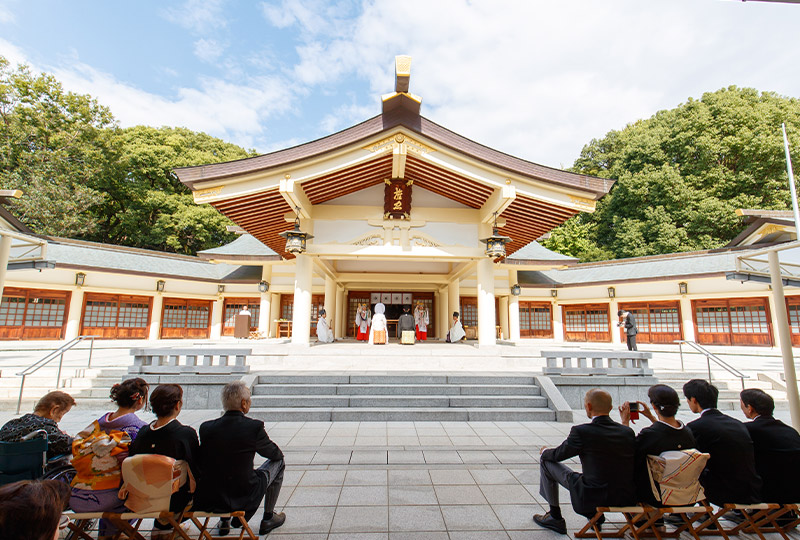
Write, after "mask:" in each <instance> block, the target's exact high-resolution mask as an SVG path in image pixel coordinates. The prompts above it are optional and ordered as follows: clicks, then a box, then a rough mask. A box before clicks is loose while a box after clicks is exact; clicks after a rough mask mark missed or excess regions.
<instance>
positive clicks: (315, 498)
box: [286, 486, 342, 506]
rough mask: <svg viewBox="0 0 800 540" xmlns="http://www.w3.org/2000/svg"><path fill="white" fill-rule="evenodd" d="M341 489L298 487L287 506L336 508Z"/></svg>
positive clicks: (331, 487) (334, 487) (336, 487)
mask: <svg viewBox="0 0 800 540" xmlns="http://www.w3.org/2000/svg"><path fill="white" fill-rule="evenodd" d="M341 489H342V488H341V487H339V486H324V487H318V486H298V487H296V488H295V489H294V492H293V493H292V496H291V497H290V498H289V502H287V503H286V506H336V504H337V503H338V502H339V492H340V491H341Z"/></svg>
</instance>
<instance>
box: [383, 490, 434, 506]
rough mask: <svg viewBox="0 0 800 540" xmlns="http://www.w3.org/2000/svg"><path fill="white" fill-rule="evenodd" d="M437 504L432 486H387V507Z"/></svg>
mask: <svg viewBox="0 0 800 540" xmlns="http://www.w3.org/2000/svg"><path fill="white" fill-rule="evenodd" d="M429 504H435V505H438V504H439V500H438V499H437V498H436V492H435V491H434V489H433V486H389V505H390V506H408V505H429Z"/></svg>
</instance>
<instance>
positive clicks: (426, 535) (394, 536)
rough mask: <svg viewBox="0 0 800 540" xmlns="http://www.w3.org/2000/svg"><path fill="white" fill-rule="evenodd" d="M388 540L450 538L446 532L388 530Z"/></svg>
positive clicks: (438, 539)
mask: <svg viewBox="0 0 800 540" xmlns="http://www.w3.org/2000/svg"><path fill="white" fill-rule="evenodd" d="M389 540H450V537H449V536H448V535H447V533H446V532H431V531H427V532H394V531H390V532H389Z"/></svg>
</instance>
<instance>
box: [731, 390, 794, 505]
mask: <svg viewBox="0 0 800 540" xmlns="http://www.w3.org/2000/svg"><path fill="white" fill-rule="evenodd" d="M739 398H740V400H741V401H740V404H741V406H742V411H743V412H744V415H745V416H746V417H747V418H749V419H750V420H752V422H745V423H744V427H745V428H747V431H748V432H749V433H750V438H751V439H753V448H754V450H755V459H756V472H758V475H759V476H760V477H761V480H763V481H764V485H763V486H762V488H761V500H762V501H763V502H769V503H773V502H774V503H784V504H788V503H794V502H797V501H800V466H798V464H799V463H800V435H798V433H797V431H795V429H794V428H793V427H791V426H787V425H786V424H784V423H783V422H781V421H780V420H776V419H774V418H773V417H772V412H773V411H774V410H775V400H773V399H772V396H770V395H769V394H767V393H766V392H764V391H763V390H759V389H756V388H748V389H747V390H742V393H741V394H739Z"/></svg>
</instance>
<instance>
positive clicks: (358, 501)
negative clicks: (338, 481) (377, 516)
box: [339, 486, 389, 506]
mask: <svg viewBox="0 0 800 540" xmlns="http://www.w3.org/2000/svg"><path fill="white" fill-rule="evenodd" d="M387 504H389V495H388V488H387V487H386V486H345V487H343V488H342V493H341V495H340V496H339V506H386V505H387Z"/></svg>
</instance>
